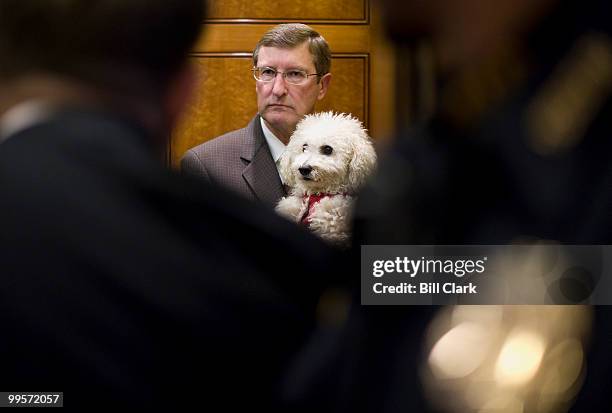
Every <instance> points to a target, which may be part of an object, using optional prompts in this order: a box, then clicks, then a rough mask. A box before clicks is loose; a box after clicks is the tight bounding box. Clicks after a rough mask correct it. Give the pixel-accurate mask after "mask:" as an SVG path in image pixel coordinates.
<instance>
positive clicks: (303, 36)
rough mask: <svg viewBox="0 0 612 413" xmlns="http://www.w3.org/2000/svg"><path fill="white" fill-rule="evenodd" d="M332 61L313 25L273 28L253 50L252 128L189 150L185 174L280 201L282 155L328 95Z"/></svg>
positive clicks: (183, 166)
mask: <svg viewBox="0 0 612 413" xmlns="http://www.w3.org/2000/svg"><path fill="white" fill-rule="evenodd" d="M330 65H331V54H330V50H329V46H328V44H327V42H326V41H325V39H323V37H322V36H321V35H320V34H319V33H317V32H316V31H314V30H313V29H312V28H310V27H308V26H306V25H304V24H281V25H278V26H276V27H273V28H272V29H270V30H269V31H268V32H267V33H266V34H265V35H264V36H263V37H262V38H261V40H260V41H259V43H257V46H255V50H254V51H253V75H254V77H255V80H256V82H257V84H256V91H257V108H258V114H257V115H256V116H255V117H254V118H253V119H252V120H251V122H249V124H248V125H247V127H246V128H243V129H239V130H236V131H233V132H229V133H227V134H225V135H223V136H220V137H217V138H215V139H213V140H211V141H209V142H206V143H203V144H201V145H199V146H196V147H195V148H192V149H190V150H189V151H187V153H186V154H185V155H184V156H183V159H182V160H181V169H182V171H183V173H184V174H185V175H190V176H194V177H197V178H199V179H204V180H207V181H212V182H218V183H220V184H222V185H224V186H227V187H228V188H231V189H232V190H234V191H235V192H237V193H239V194H241V195H243V196H245V197H247V198H248V199H251V200H254V201H259V202H262V203H264V204H267V205H271V206H274V205H276V203H277V202H278V200H279V199H280V198H281V197H282V196H283V195H285V190H284V188H283V184H282V182H281V179H280V177H279V173H278V161H279V158H280V156H281V155H282V153H283V151H284V149H285V145H287V142H289V138H290V137H291V134H292V133H293V131H294V130H295V127H296V125H297V123H298V122H299V121H300V119H301V118H302V117H303V116H304V115H307V114H309V113H311V112H313V111H314V107H315V103H316V101H317V100H321V99H323V97H324V96H325V94H326V93H327V89H328V87H329V82H330V80H331V73H329V70H330Z"/></svg>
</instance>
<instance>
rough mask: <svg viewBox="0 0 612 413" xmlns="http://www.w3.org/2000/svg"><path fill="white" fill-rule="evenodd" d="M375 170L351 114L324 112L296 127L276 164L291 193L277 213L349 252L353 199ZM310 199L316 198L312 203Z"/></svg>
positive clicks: (360, 127)
mask: <svg viewBox="0 0 612 413" xmlns="http://www.w3.org/2000/svg"><path fill="white" fill-rule="evenodd" d="M375 167H376V152H375V151H374V147H373V145H372V141H371V139H370V137H369V136H368V133H367V131H366V130H365V129H364V128H363V125H362V124H361V122H360V121H359V120H358V119H357V118H354V117H352V116H351V115H350V114H345V113H334V112H322V113H316V114H312V115H307V116H306V117H304V119H302V121H301V122H300V123H298V125H297V127H296V130H295V132H294V133H293V135H292V136H291V139H290V141H289V144H288V145H287V149H286V150H285V152H284V153H283V156H282V157H281V160H280V174H281V178H282V179H283V182H284V183H285V184H286V185H288V186H290V187H291V193H290V195H289V196H287V197H285V198H283V199H281V200H280V201H279V203H278V205H277V206H276V210H277V212H278V213H280V214H281V215H283V216H285V217H287V218H289V219H291V220H292V221H294V222H298V223H299V222H305V223H307V225H308V227H309V228H310V230H312V231H313V232H314V233H315V234H317V235H319V236H320V237H321V238H323V239H324V240H326V241H328V242H330V243H332V244H335V245H338V246H347V245H348V244H349V242H350V236H351V228H350V223H351V215H352V209H353V204H354V201H355V196H356V194H357V192H358V191H359V189H360V188H361V187H362V186H363V184H364V183H365V182H366V180H367V178H368V177H369V176H370V175H371V173H372V172H373V170H374V168H375ZM311 195H315V196H316V195H318V196H320V197H321V198H320V200H319V199H318V198H317V201H316V203H314V204H312V203H311V204H309V200H310V202H312V199H311V197H310V196H311Z"/></svg>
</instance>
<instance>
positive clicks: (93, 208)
mask: <svg viewBox="0 0 612 413" xmlns="http://www.w3.org/2000/svg"><path fill="white" fill-rule="evenodd" d="M204 8H205V4H204V2H203V1H202V0H184V1H180V2H167V1H162V0H154V1H151V0H146V1H145V0H133V1H127V2H124V1H114V0H92V1H88V2H85V3H83V2H82V1H80V0H68V1H66V0H46V1H43V2H39V1H21V0H3V1H2V2H0V91H1V92H0V139H1V142H0V193H1V194H2V195H1V196H0V228H1V230H0V263H1V267H0V326H2V334H1V335H2V339H0V357H1V358H2V360H3V362H2V376H1V378H0V388H2V389H4V390H15V389H17V390H23V391H44V390H57V391H63V392H64V397H65V404H66V406H69V407H77V406H80V407H81V408H85V407H86V406H92V407H94V406H95V407H101V406H105V405H108V406H111V405H119V404H121V405H124V406H125V405H127V406H132V407H147V406H148V407H152V406H156V407H163V406H166V407H168V406H173V407H178V406H183V405H193V404H197V405H200V406H203V407H206V406H213V405H217V404H218V403H222V405H223V406H224V409H225V410H241V409H243V408H245V407H247V406H248V407H253V406H257V407H258V408H263V409H264V410H265V411H274V410H275V409H277V408H280V407H281V406H282V402H281V397H280V392H279V388H280V383H281V382H282V376H283V373H284V371H285V370H286V369H287V366H288V365H289V364H290V360H291V358H292V356H293V355H294V353H295V352H296V351H297V349H298V348H299V347H300V345H301V344H302V343H303V342H304V340H305V339H306V337H307V336H308V334H309V333H310V331H311V330H312V328H313V326H314V322H315V320H314V317H313V315H312V314H313V313H314V306H315V304H316V300H317V297H318V291H319V288H320V286H321V284H322V282H321V283H320V282H319V279H324V278H325V274H324V271H323V269H322V268H321V267H320V266H319V264H321V263H322V262H324V260H325V258H326V257H327V255H328V252H327V250H326V249H325V247H324V246H322V245H321V244H320V243H319V242H318V241H317V240H316V239H314V237H312V236H310V235H309V234H306V233H305V232H300V230H298V229H297V228H295V227H294V225H292V224H291V223H288V222H285V221H284V220H282V219H281V218H278V217H276V215H275V214H274V213H273V212H271V211H270V212H268V211H262V210H260V209H259V208H258V207H256V206H253V205H248V206H247V205H245V203H244V202H245V201H243V199H242V198H238V197H235V196H233V195H231V194H229V193H226V192H225V191H224V190H222V189H220V188H217V187H214V186H201V185H199V184H195V183H192V182H189V181H187V180H184V179H183V178H181V177H179V176H177V175H175V174H173V173H172V172H170V171H168V170H167V169H166V168H164V167H163V166H162V165H161V163H160V162H159V159H161V158H162V157H161V152H160V151H162V150H163V149H164V145H165V141H166V138H167V136H168V134H169V132H170V130H171V128H172V126H173V125H174V123H175V121H176V119H177V117H178V116H179V114H180V112H181V110H182V108H183V106H184V105H185V103H186V101H187V98H188V96H189V94H190V93H189V92H190V91H191V89H192V88H194V87H195V86H196V85H195V84H194V82H193V79H194V76H193V74H192V70H191V69H190V67H189V66H188V65H187V60H186V55H187V52H188V51H189V49H190V47H191V46H192V44H193V42H194V41H195V40H196V38H197V37H198V35H199V32H200V29H201V27H202V26H201V24H202V21H203V20H204ZM261 249H264V250H266V251H274V252H275V254H276V256H275V259H274V260H270V259H269V257H262V256H261V255H260V252H261ZM319 277H320V278H319ZM325 282H327V281H325Z"/></svg>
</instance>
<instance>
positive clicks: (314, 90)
mask: <svg viewBox="0 0 612 413" xmlns="http://www.w3.org/2000/svg"><path fill="white" fill-rule="evenodd" d="M253 66H254V67H256V68H262V67H267V68H271V69H274V70H276V71H278V72H282V73H285V72H287V71H292V70H299V71H302V72H305V73H307V74H308V75H313V74H316V75H314V76H308V78H307V79H305V81H304V82H303V83H301V84H291V83H289V82H287V81H286V79H285V77H284V76H283V75H282V74H281V73H277V75H276V77H275V78H274V79H273V80H271V81H269V82H263V81H259V80H258V81H257V85H256V91H257V107H258V110H259V114H260V115H261V116H262V117H263V119H264V120H265V122H266V124H267V125H268V127H269V128H270V129H271V130H272V131H273V132H274V134H275V135H276V136H277V137H278V138H279V139H281V140H282V141H284V142H285V143H287V141H288V140H289V137H290V136H291V134H292V133H293V131H294V130H295V127H296V125H297V123H298V122H299V121H300V119H302V117H303V116H304V115H306V114H309V113H312V112H313V111H314V107H315V103H316V101H317V100H321V99H323V97H325V94H326V93H327V89H328V86H329V82H330V79H331V74H330V73H329V71H330V66H331V52H330V50H329V46H328V44H327V42H326V41H325V39H324V38H323V37H322V36H321V35H320V34H319V33H317V32H316V31H314V30H313V29H312V28H310V27H308V26H306V25H304V24H281V25H278V26H276V27H273V28H272V29H270V30H269V31H268V32H267V33H266V34H265V35H264V36H263V37H262V38H261V40H260V41H259V43H257V46H256V47H255V50H254V51H253Z"/></svg>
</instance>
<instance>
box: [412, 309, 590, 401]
mask: <svg viewBox="0 0 612 413" xmlns="http://www.w3.org/2000/svg"><path fill="white" fill-rule="evenodd" d="M591 324H592V309H591V307H588V306H454V307H446V308H443V309H442V310H440V312H439V313H438V315H437V316H436V317H435V318H434V320H433V321H432V323H431V325H430V329H429V332H428V335H427V343H426V346H427V347H426V348H427V350H428V354H429V356H428V358H427V360H424V362H423V365H422V369H421V377H422V380H423V384H424V388H425V389H426V393H427V397H428V399H429V401H430V403H431V404H432V406H433V407H435V408H437V409H439V410H441V411H444V412H449V413H468V412H522V413H530V412H535V413H560V412H565V411H567V409H569V407H570V406H571V403H572V400H573V398H574V397H575V395H576V394H577V392H578V390H579V389H580V386H581V384H582V378H583V374H584V362H585V358H584V348H585V346H586V342H587V339H588V335H589V333H590V328H591Z"/></svg>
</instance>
